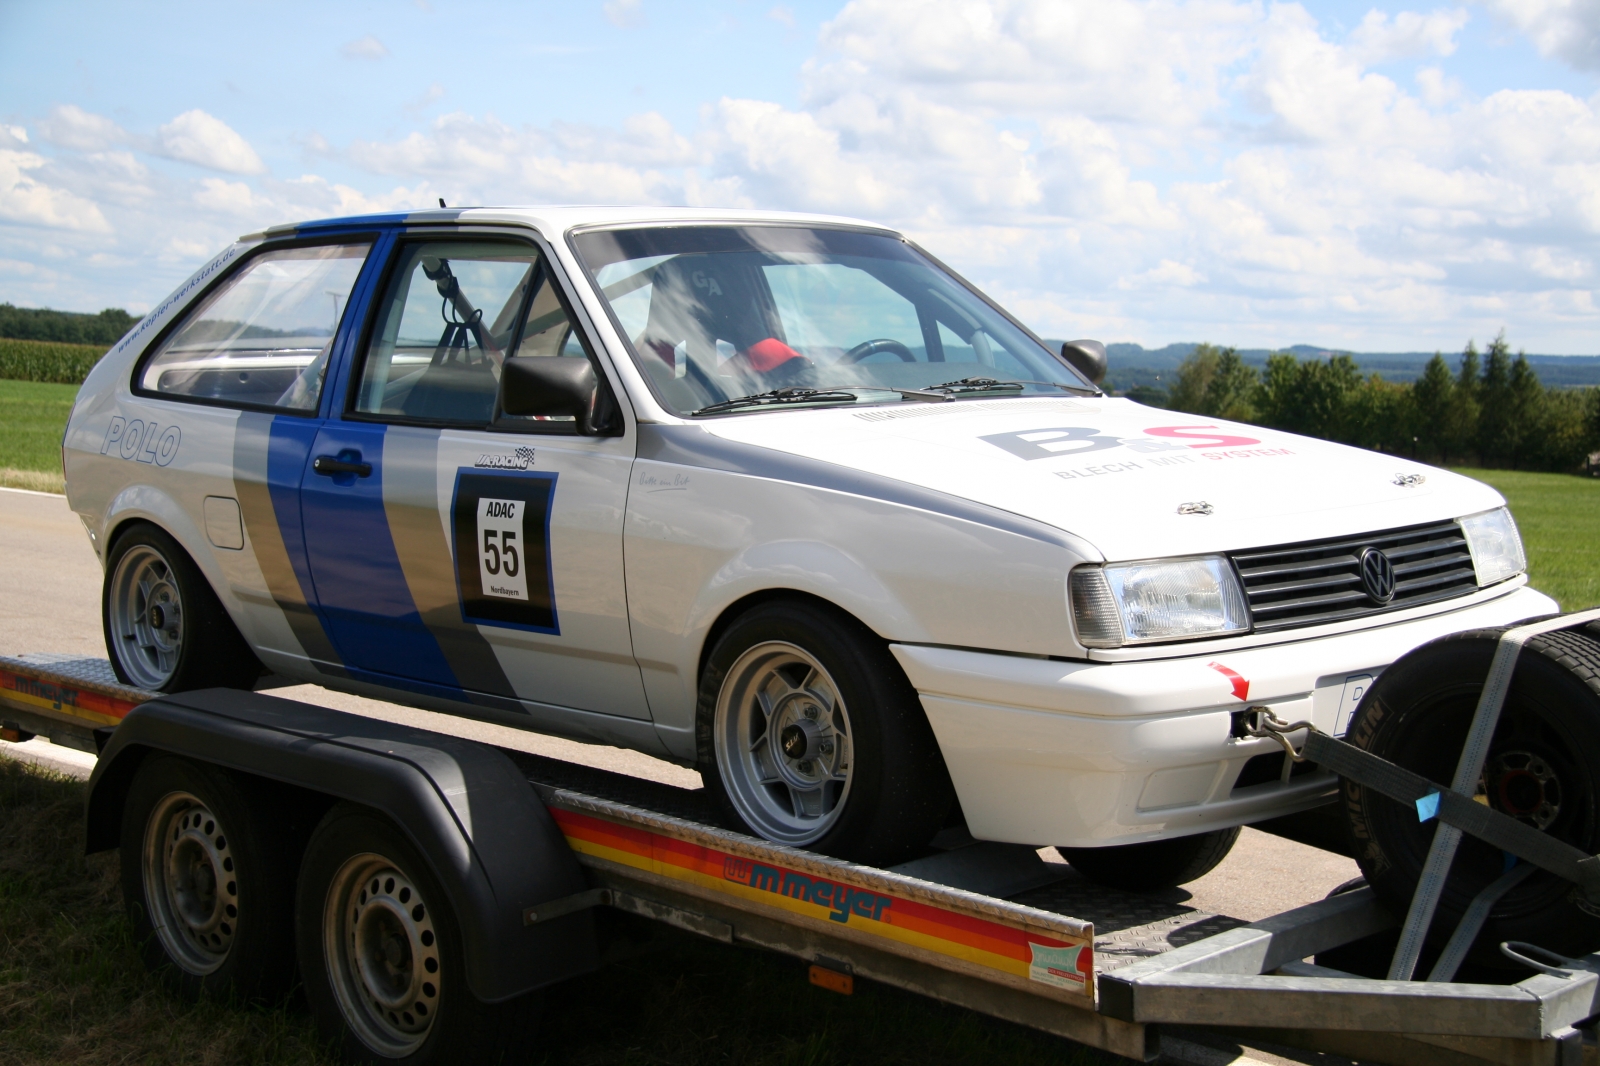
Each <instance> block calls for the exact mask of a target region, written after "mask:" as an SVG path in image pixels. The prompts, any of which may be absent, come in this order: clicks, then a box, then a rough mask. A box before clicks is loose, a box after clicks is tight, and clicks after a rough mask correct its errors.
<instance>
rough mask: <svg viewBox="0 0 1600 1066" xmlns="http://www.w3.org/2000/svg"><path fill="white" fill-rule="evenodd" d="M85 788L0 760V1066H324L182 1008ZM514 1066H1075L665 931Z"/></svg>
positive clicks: (303, 1024) (241, 1018) (927, 1010)
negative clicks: (130, 919)
mask: <svg viewBox="0 0 1600 1066" xmlns="http://www.w3.org/2000/svg"><path fill="white" fill-rule="evenodd" d="M84 790H85V786H84V785H83V784H81V783H79V782H77V781H71V780H67V779H65V778H61V777H57V776H55V775H53V774H50V773H47V772H43V771H38V770H35V769H33V768H30V767H26V766H24V765H23V764H21V763H18V762H15V761H13V760H10V759H6V758H4V757H0V1064H3V1066H44V1064H47V1063H51V1064H53V1063H74V1064H81V1066H101V1064H106V1066H109V1064H112V1063H116V1064H119V1066H120V1064H136V1063H148V1064H152V1066H153V1064H158V1063H159V1064H168V1063H171V1064H190V1063H192V1064H195V1066H210V1064H213V1063H230V1064H231V1063H244V1064H280V1063H282V1064H288V1063H299V1064H308V1066H319V1064H322V1063H331V1062H332V1061H333V1060H332V1059H331V1058H330V1057H329V1056H328V1055H326V1054H324V1052H323V1050H322V1049H321V1048H320V1047H319V1046H318V1044H317V1040H316V1034H315V1032H314V1030H313V1028H312V1026H311V1022H310V1020H309V1017H308V1015H307V1013H306V1012H305V1010H304V1008H303V1007H301V1006H300V1005H299V1004H297V1003H295V1002H293V1001H291V1002H290V1003H289V1004H287V1005H284V1006H280V1007H276V1008H265V1007H261V1008H229V1007H225V1006H220V1005H211V1004H200V1005H192V1004H186V1003H183V1002H181V1001H180V1000H178V999H177V998H175V997H174V996H172V995H171V994H169V993H168V992H166V991H165V990H164V988H163V987H162V986H161V985H160V984H159V983H158V982H157V981H155V980H154V979H152V978H151V977H150V975H149V974H147V973H146V972H145V970H144V968H143V967H142V966H141V965H140V962H139V959H138V957H137V955H136V954H135V951H134V945H133V943H132V942H131V938H130V936H129V931H128V924H127V922H126V920H125V919H124V918H123V914H122V903H121V896H120V893H119V891H118V889H117V873H116V870H117V866H116V857H115V853H112V854H109V855H96V856H91V857H89V858H88V859H87V860H86V859H85V858H84V856H83V798H84ZM545 1019H546V1021H545V1026H544V1031H543V1034H542V1037H541V1040H540V1042H539V1045H538V1047H537V1048H534V1049H530V1057H529V1059H528V1061H529V1062H532V1063H549V1064H557V1063H559V1064H563V1066H566V1064H571V1066H609V1064H619V1066H620V1064H624V1063H629V1064H632V1063H639V1064H646V1063H674V1064H683V1066H699V1064H706V1066H711V1064H726V1063H737V1064H740V1066H833V1064H841V1066H843V1064H848V1063H858V1062H872V1063H881V1064H883V1066H912V1064H921V1063H927V1062H937V1063H941V1064H950V1066H968V1064H970V1066H980V1064H982V1066H1010V1064H1016V1066H1022V1064H1023V1063H1030V1064H1031V1063H1037V1062H1050V1063H1056V1064H1060V1066H1074V1064H1076V1066H1092V1064H1104V1066H1109V1064H1110V1062H1111V1061H1112V1060H1111V1059H1109V1058H1108V1057H1106V1056H1101V1055H1098V1054H1096V1053H1092V1052H1089V1051H1087V1050H1085V1049H1083V1048H1080V1047H1078V1046H1076V1045H1073V1044H1069V1043H1067V1042H1066V1041H1063V1040H1058V1039H1055V1038H1053V1037H1048V1036H1044V1035H1042V1034H1039V1033H1035V1032H1033V1031H1031V1030H1026V1029H1022V1028H1019V1027H1017V1026H1013V1025H1008V1024H1005V1023H1002V1022H996V1021H993V1020H991V1019H988V1018H984V1017H982V1016H980V1015H977V1014H974V1013H972V1012H970V1011H966V1010H961V1009H958V1008H954V1007H945V1006H941V1005H940V1004H937V1003H934V1002H933V1001H931V1000H926V999H922V998H920V997H918V996H913V995H911V994H909V993H903V992H899V991H897V990H895V989H890V988H884V987H881V986H875V985H872V984H870V983H868V982H861V983H858V984H857V986H856V994H855V995H854V996H850V997H844V996H839V995H835V994H834V993H832V992H825V991H823V990H821V989H819V988H815V987H813V986H811V985H810V984H808V983H807V981H806V977H805V970H804V968H803V967H802V965H801V964H800V963H799V962H797V961H794V960H790V959H787V958H783V957H780V956H776V955H771V954H767V953H764V952H755V951H750V950H745V949H739V948H729V947H725V946H722V945H719V944H712V943H708V942H702V941H699V940H695V939H692V938H689V937H688V936H687V935H686V934H685V935H683V936H682V938H681V939H680V938H679V937H678V936H677V935H673V936H672V937H671V938H670V939H666V940H664V941H662V943H661V945H660V946H659V947H658V948H657V950H654V951H652V952H650V953H648V954H644V955H640V956H638V957H636V958H634V959H632V960H631V961H629V962H627V963H624V964H618V965H613V966H610V967H608V968H607V969H605V970H603V971H601V972H599V973H597V974H593V975H591V976H588V977H584V978H581V979H579V980H576V981H571V982H568V983H566V984H564V985H562V986H560V987H558V988H556V989H554V990H552V991H551V993H550V994H549V996H548V999H547V1003H546V1010H545Z"/></svg>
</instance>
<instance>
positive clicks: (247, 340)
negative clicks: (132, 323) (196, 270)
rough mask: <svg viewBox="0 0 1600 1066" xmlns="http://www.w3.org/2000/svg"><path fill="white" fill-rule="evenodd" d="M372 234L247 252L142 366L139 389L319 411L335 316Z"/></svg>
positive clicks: (214, 400)
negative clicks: (355, 241) (364, 238)
mask: <svg viewBox="0 0 1600 1066" xmlns="http://www.w3.org/2000/svg"><path fill="white" fill-rule="evenodd" d="M371 249H372V245H371V244H370V243H361V244H333V245H318V246H312V247H297V248H280V249H274V250H271V251H266V252H262V253H261V254H259V255H256V256H254V257H252V258H251V259H250V260H249V261H248V262H246V263H245V264H244V266H242V267H240V268H239V269H238V270H237V271H235V272H234V273H233V274H232V275H230V276H229V277H228V278H227V280H225V281H224V282H223V283H222V284H221V285H219V286H218V287H217V288H216V289H215V290H214V291H212V292H211V293H209V294H208V295H207V296H206V297H205V298H204V299H203V300H202V301H201V302H200V303H199V305H198V306H196V307H195V308H194V309H192V310H191V311H190V312H189V313H188V314H187V315H186V316H185V317H184V319H183V321H182V323H180V324H179V326H178V328H177V329H175V330H174V331H173V332H172V333H171V334H170V335H169V336H168V337H167V338H166V339H165V340H164V341H162V342H161V345H160V346H159V347H158V348H157V349H156V350H155V352H154V353H152V355H151V356H150V357H149V358H147V359H146V360H145V362H144V364H143V366H142V367H141V368H140V370H139V372H138V374H137V376H136V380H135V383H134V384H135V387H136V388H137V390H138V391H140V392H143V393H146V394H154V395H157V396H168V397H172V398H174V399H188V400H197V401H201V402H207V403H215V404H222V405H226V406H234V405H237V406H244V407H267V408H277V409H282V410H290V411H308V412H309V411H315V410H316V409H317V404H318V401H319V400H320V399H321V396H322V385H323V380H324V378H325V377H326V376H327V371H328V359H329V357H330V355H331V352H332V348H333V339H334V335H335V334H336V333H337V332H338V328H339V319H340V318H341V316H342V315H343V314H344V311H345V306H346V304H348V303H349V300H350V292H351V290H352V289H353V288H354V287H355V283H356V278H357V276H358V275H359V274H360V273H361V267H362V264H363V263H365V262H366V258H367V253H368V252H369V251H371Z"/></svg>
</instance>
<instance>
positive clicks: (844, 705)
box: [696, 601, 954, 864]
mask: <svg viewBox="0 0 1600 1066" xmlns="http://www.w3.org/2000/svg"><path fill="white" fill-rule="evenodd" d="M696 730H697V740H698V743H699V755H700V770H701V773H702V774H703V775H704V777H705V781H706V786H707V788H708V789H709V790H710V791H711V794H712V795H713V796H714V797H715V798H716V800H717V801H718V803H719V804H720V806H721V807H722V809H723V811H724V812H725V813H727V814H728V815H729V816H730V817H731V818H733V819H735V820H736V822H738V823H740V824H743V825H744V826H745V827H746V828H748V829H749V830H750V832H752V833H754V834H755V835H756V836H759V837H763V838H765V839H767V840H771V841H773V842H775V843H778V844H788V845H790V846H793V847H804V848H810V849H812V850H815V851H820V852H824V853H826V854H829V855H835V856H838V857H840V858H844V859H850V860H853V861H855V862H868V863H876V864H888V863H894V862H899V861H901V860H903V859H906V858H909V857H911V856H912V855H914V854H916V853H917V851H918V850H919V849H921V848H922V847H924V846H925V845H926V844H927V842H928V840H929V839H930V838H931V837H932V836H933V835H934V833H936V832H937V831H938V829H939V827H940V826H941V825H942V824H943V822H944V819H945V816H946V815H947V814H948V813H949V810H950V805H951V803H952V801H953V798H954V789H953V788H952V786H951V784H950V775H949V772H948V771H947V770H946V769H945V765H944V759H943V757H942V756H941V755H940V754H939V745H938V742H937V741H936V740H935V739H934V737H933V730H932V729H931V728H930V727H929V725H928V721H927V718H926V717H924V715H923V713H922V706H921V704H920V703H919V702H918V701H917V694H916V692H915V691H914V690H913V689H912V688H911V685H910V683H909V682H908V681H907V680H906V678H905V675H904V674H903V673H902V672H901V670H900V667H899V664H897V663H896V662H895V661H894V659H893V657H892V656H890V655H889V652H888V649H887V648H886V647H885V646H884V644H883V641H882V640H880V639H879V638H878V637H877V636H876V635H875V634H874V633H872V631H871V630H869V629H867V628H866V627H865V626H863V625H861V624H860V623H859V622H857V621H855V620H854V619H852V618H850V617H849V616H847V615H843V614H835V613H834V612H832V611H828V610H825V609H823V608H821V607H818V606H814V605H812V604H808V603H800V602H792V601H780V602H771V603H766V604H763V605H761V606H758V607H755V608H753V609H752V610H750V611H749V612H748V613H746V614H744V615H742V616H741V617H739V618H738V619H736V620H735V621H734V622H733V623H732V625H730V626H729V627H728V628H727V630H726V631H724V632H723V634H722V635H721V637H720V638H719V639H718V640H717V643H716V645H715V647H714V648H713V649H712V651H711V655H710V656H709V658H708V660H707V662H706V669H705V673H704V675H703V677H702V679H701V684H700V703H699V708H698V713H697V717H696Z"/></svg>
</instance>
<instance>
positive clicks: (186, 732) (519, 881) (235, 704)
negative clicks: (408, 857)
mask: <svg viewBox="0 0 1600 1066" xmlns="http://www.w3.org/2000/svg"><path fill="white" fill-rule="evenodd" d="M150 751H164V752H170V753H172V754H174V755H181V756H185V757H188V758H191V759H195V760H197V761H201V762H208V763H213V764H215V765H217V766H221V767H225V768H227V769H230V770H236V771H242V772H244V773H249V774H255V775H257V776H259V777H262V778H266V779H268V780H271V781H275V782H279V783H282V784H284V785H288V786H291V787H295V788H300V789H304V790H307V791H310V792H314V793H320V794H322V795H325V796H329V797H333V798H335V799H341V800H348V801H350V802H353V803H359V804H363V805H365V806H368V807H371V808H374V809H376V810H378V811H381V812H383V813H384V814H385V815H387V816H388V817H389V818H390V819H392V820H393V821H394V823H395V824H396V825H397V826H399V827H400V829H401V830H402V831H403V832H405V833H406V835H407V836H408V837H409V838H410V839H411V841H412V843H413V844H415V845H416V847H417V849H418V850H419V851H420V852H421V853H422V854H423V855H424V856H425V857H426V859H427V861H428V863H429V865H430V866H431V868H432V870H433V874H434V876H435V877H437V878H438V879H439V883H440V884H441V885H443V886H444V890H445V893H446V894H447V895H448V896H449V898H450V903H451V905H452V906H453V907H454V909H455V915H456V919H457V921H458V922H459V923H460V926H461V933H462V939H463V941H464V942H465V947H466V959H465V960H464V961H465V963H466V973H467V983H468V985H469V987H470V988H471V989H472V993H473V995H475V996H477V997H478V998H479V999H480V1000H483V1001H484V1002H488V1003H497V1002H501V1001H503V1000H507V999H510V998H512V997H514V996H518V995H521V994H523V993H525V992H529V991H531V990H533V989H536V988H540V987H543V986H545V985H548V984H551V983H553V982H556V981H560V980H563V979H565V978H568V977H573V976H576V975H578V974H582V973H587V972H590V971H592V970H594V969H596V968H597V967H598V965H599V950H598V942H597V938H596V934H595V928H594V919H593V916H592V913H591V912H589V911H587V910H585V911H579V912H576V913H573V914H569V915H566V916H564V917H561V918H558V919H554V920H552V921H550V922H548V923H547V922H540V923H538V924H536V925H531V926H530V925H525V924H524V921H523V912H524V910H525V909H526V908H529V907H532V906H535V905H537V904H541V903H547V902H549V901H551V900H554V899H560V898H562V897H565V896H570V895H572V894H574V893H577V892H581V891H583V890H584V888H585V887H586V883H585V879H584V876H583V873H582V872H581V870H580V869H579V866H578V863H577V860H576V858H575V857H574V856H573V854H572V851H571V849H570V848H569V847H568V846H567V842H566V838H565V837H564V836H563V835H562V834H561V831H560V830H559V829H557V828H556V825H555V822H554V821H553V820H552V819H551V817H550V814H549V812H548V811H547V810H546V809H545V807H544V804H543V803H541V802H540V800H539V797H538V795H537V794H536V793H535V792H534V790H533V788H532V787H531V786H530V785H529V784H528V782H527V780H526V778H524V777H523V775H522V774H521V773H520V772H519V771H518V770H517V768H516V766H515V764H513V763H512V761H511V760H510V759H509V758H508V757H507V756H506V755H505V754H504V753H503V752H500V751H497V750H496V749H494V748H491V747H488V746H487V745H484V744H478V743H474V742H472V741H469V740H464V739H461V738H459V737H451V736H446V735H443V734H439V733H429V732H426V731H423V730H420V729H413V728H410V727H408V726H404V725H398V724H395V723H393V722H386V721H381V720H378V719H374V718H366V717H363V716H361V715H355V714H346V713H344V712H342V711H333V710H328V709H326V708H322V707H313V706H311V705H309V704H305V703H297V702H293V701H290V700H284V699H277V698H274V697H272V696H263V695H259V694H257V693H254V692H240V691H235V690H232V689H203V690H200V691H197V692H184V693H178V694H174V695H169V696H162V697H160V698H158V699H154V700H151V701H149V702H148V703H144V704H141V705H140V706H139V707H137V708H136V709H134V710H133V711H131V712H129V714H128V716H127V717H126V718H124V719H123V721H122V723H121V725H119V726H118V727H117V729H116V731H115V732H114V733H113V734H112V736H111V739H110V741H109V742H108V743H107V744H106V746H105V750H104V751H103V752H102V754H101V756H100V761H99V764H98V765H97V766H96V767H95V771H94V774H93V776H92V777H91V778H90V779H89V803H88V813H87V818H88V825H87V830H88V832H87V839H88V851H89V852H91V853H92V852H96V851H104V850H107V849H110V848H114V847H116V846H117V845H118V838H119V835H120V831H121V823H122V805H123V802H124V801H125V799H126V796H127V791H128V787H129V785H130V783H131V782H132V779H133V775H134V771H135V770H137V769H138V765H139V762H140V761H141V760H142V758H143V757H144V755H145V754H146V753H148V752H150Z"/></svg>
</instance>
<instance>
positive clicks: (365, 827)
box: [295, 804, 541, 1066]
mask: <svg viewBox="0 0 1600 1066" xmlns="http://www.w3.org/2000/svg"><path fill="white" fill-rule="evenodd" d="M295 937H296V947H297V949H298V953H299V957H300V970H301V974H302V979H303V980H304V982H305V988H306V998H307V999H308V1000H309V1001H310V1004H311V1009H312V1012H313V1013H314V1014H315V1016H316V1020H317V1026H318V1028H319V1029H320V1030H321V1032H322V1035H323V1037H324V1038H325V1039H327V1040H329V1041H330V1042H333V1043H336V1044H337V1045H338V1046H339V1048H340V1050H341V1052H342V1053H343V1055H344V1057H345V1058H346V1059H347V1060H349V1061H352V1062H364V1063H406V1064H415V1066H421V1064H424V1063H442V1062H502V1061H508V1060H511V1059H513V1058H526V1057H527V1055H528V1054H529V1051H530V1047H531V1044H530V1043H529V1041H530V1040H531V1038H532V1036H533V1031H534V1028H535V1026H536V1024H537V1022H538V1017H539V1007H540V1004H541V997H540V996H539V994H538V993H529V994H527V995H523V996H519V997H517V998H515V999H512V1000H509V1001H507V1002H505V1003H496V1004H487V1003H483V1002H481V1001H480V1000H478V999H477V998H476V997H474V996H473V994H472V992H471V990H470V989H468V987H467V980H466V968H465V967H466V964H465V960H464V957H463V955H464V946H463V943H462V939H461V932H460V927H459V926H458V924H457V922H456V919H455V915H454V914H453V912H452V911H451V909H450V906H449V902H448V901H447V900H446V898H445V894H444V890H443V889H442V888H440V886H439V884H438V882H437V881H435V880H434V878H433V875H432V874H431V872H430V871H429V870H428V866H427V863H426V862H425V861H424V860H423V858H422V856H421V855H420V854H419V853H418V852H417V851H416V849H415V848H414V847H412V845H411V843H410V841H409V840H407V839H406V837H405V835H404V834H402V833H401V832H400V830H399V829H398V828H396V827H395V826H394V824H393V823H392V822H390V821H389V820H388V819H386V818H383V817H381V816H380V815H378V814H376V813H375V812H373V811H371V810H369V809H367V808H365V807H357V806H355V805H353V804H340V805H339V806H336V807H334V808H333V809H332V810H331V811H329V812H328V814H327V816H326V817H325V818H323V820H322V823H321V825H319V826H318V827H317V830H316V832H315V833H313V834H312V837H311V842H310V844H309V845H308V846H307V848H306V855H305V860H304V862H303V863H302V865H301V871H300V886H299V891H298V902H297V906H296V931H295Z"/></svg>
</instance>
